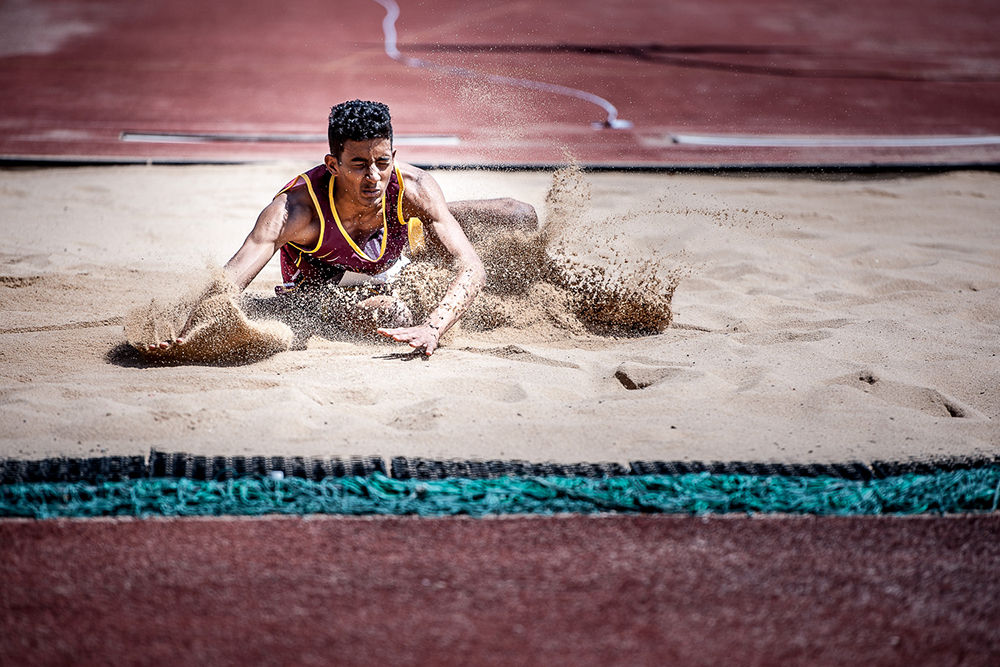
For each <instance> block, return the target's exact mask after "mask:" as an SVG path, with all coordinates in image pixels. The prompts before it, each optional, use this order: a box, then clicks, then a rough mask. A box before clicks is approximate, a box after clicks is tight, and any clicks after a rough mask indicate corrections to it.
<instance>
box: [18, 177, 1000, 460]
mask: <svg viewBox="0 0 1000 667" xmlns="http://www.w3.org/2000/svg"><path fill="white" fill-rule="evenodd" d="M308 166H310V165H303V164H274V165H264V166H261V165H257V166H218V167H216V166H193V167H106V168H76V169H61V168H60V169H16V170H4V171H2V172H0V228H2V230H3V234H4V238H5V242H4V245H3V248H2V250H0V262H2V266H0V305H2V310H0V456H10V457H18V458H39V457H47V456H56V455H66V456H92V455H101V454H132V453H135V454H143V453H146V452H148V451H149V449H150V448H151V447H152V448H158V449H160V450H166V451H189V452H195V453H206V454H244V453H266V454H281V453H286V454H303V455H310V454H326V455H337V454H341V455H350V454H380V455H383V456H386V457H389V456H394V455H408V456H426V457H458V458H476V457H487V458H492V457H503V458H523V459H529V460H536V461H542V460H552V461H562V462H573V461H622V462H625V461H628V460H636V459H646V460H650V459H660V460H664V459H667V460H669V459H695V460H703V459H743V460H746V459H750V460H777V461H835V460H854V459H861V460H871V459H885V458H910V457H924V456H931V455H939V454H947V455H963V454H974V455H990V456H995V455H997V454H998V453H1000V428H998V425H1000V391H998V387H1000V361H998V358H997V354H998V352H1000V175H997V174H994V173H986V172H954V173H946V174H941V175H929V176H920V177H906V178H854V179H849V178H838V179H830V180H823V179H817V178H810V177H790V176H774V175H772V176H757V177H736V176H707V175H706V176H698V175H656V174H623V173H607V174H591V175H588V176H587V180H588V181H589V183H590V199H589V201H586V200H585V198H584V197H582V196H581V197H577V198H576V199H573V198H569V200H568V201H569V202H570V203H571V204H572V203H573V202H576V203H577V204H579V206H577V208H576V209H575V210H574V212H572V215H570V216H569V218H568V219H569V222H568V223H567V226H566V227H565V229H564V230H563V233H562V237H561V238H562V239H563V243H562V247H561V252H562V253H563V256H564V257H565V258H571V259H572V261H575V262H580V261H584V262H590V263H591V265H592V266H594V267H596V268H597V269H598V270H600V269H604V270H612V272H613V271H614V270H617V269H621V268H627V267H635V266H636V265H637V264H639V263H642V262H647V263H648V262H653V263H654V264H655V265H656V266H658V267H659V268H660V269H661V272H662V274H663V275H664V276H672V275H683V276H684V277H683V279H682V280H681V282H680V284H679V286H678V287H677V289H676V293H675V294H674V298H673V323H672V324H671V326H670V328H668V329H666V330H665V331H664V332H663V333H661V334H658V335H651V336H644V337H635V338H614V337H610V336H604V335H599V334H598V333H595V332H594V331H593V330H588V329H586V328H580V326H579V322H578V321H577V320H574V319H573V318H568V319H567V318H566V310H565V308H563V309H560V308H551V309H550V312H547V313H546V312H543V313H541V314H540V315H539V314H538V311H535V310H531V308H530V307H526V306H525V305H524V304H528V306H531V305H532V304H534V305H538V304H539V303H542V304H545V303H551V302H552V301H551V299H549V300H546V299H547V297H545V295H541V296H540V297H539V298H538V299H536V300H535V301H530V300H529V301H517V299H512V298H502V297H499V296H497V295H493V296H490V297H487V298H486V299H485V300H484V301H485V302H487V303H484V304H480V310H481V311H485V312H491V311H495V312H501V311H502V312H506V315H504V317H505V318H506V319H505V320H504V321H505V322H506V323H507V324H508V325H509V326H504V327H501V328H494V329H486V330H483V326H480V325H476V326H473V324H474V323H473V322H472V321H471V320H470V322H468V323H467V324H468V325H469V326H466V327H464V328H463V329H462V330H460V331H457V332H455V333H454V334H452V335H451V336H450V337H449V339H448V340H447V341H446V342H447V345H446V346H445V347H443V348H442V349H440V350H439V351H438V352H437V353H436V354H435V355H434V356H433V357H432V358H431V359H430V360H425V359H422V358H420V357H419V356H414V355H411V354H408V348H407V347H406V346H403V345H394V344H384V345H370V344H359V343H352V342H349V341H345V340H337V339H336V337H335V336H331V337H327V338H324V337H320V336H313V337H312V338H310V339H308V341H307V342H306V343H305V344H304V345H299V346H298V347H300V348H302V349H294V347H293V349H292V350H290V351H285V352H280V353H277V354H273V355H271V356H265V355H266V353H267V352H270V350H266V351H265V352H264V353H263V354H259V355H257V356H258V357H260V356H263V357H264V358H263V359H262V360H260V361H256V362H254V363H248V364H242V363H237V364H234V363H232V362H231V361H230V363H228V364H222V365H219V364H208V365H206V364H190V363H181V364H166V365H165V364H156V363H148V362H146V361H144V360H142V359H141V358H140V357H139V356H138V355H137V354H135V353H133V352H132V351H131V348H129V347H128V346H127V345H126V344H125V333H124V326H123V325H124V322H125V319H124V316H125V315H126V314H127V313H129V312H131V311H133V310H134V309H136V308H144V307H146V306H148V305H149V304H150V302H151V300H152V299H154V298H155V299H156V300H157V303H160V304H172V303H176V302H177V301H178V300H179V299H181V297H182V296H184V295H187V294H191V293H192V292H193V291H195V290H198V289H200V288H202V287H204V284H205V282H206V281H207V280H208V278H209V276H210V269H209V267H212V266H218V265H220V264H221V263H223V262H224V261H225V260H226V259H228V257H229V256H230V255H231V254H232V253H233V252H234V251H235V249H236V248H237V247H238V246H239V244H240V243H241V242H242V240H243V238H244V237H245V235H246V234H247V233H248V232H249V230H250V227H251V225H252V223H253V220H254V219H255V217H256V215H257V213H258V212H259V210H260V209H261V208H262V207H263V206H264V205H266V204H267V202H268V201H269V200H270V198H271V196H272V194H273V193H274V192H275V191H276V190H277V189H278V188H280V187H281V186H282V185H283V184H284V183H285V182H286V181H287V180H288V178H289V177H290V175H292V174H294V173H297V172H298V171H299V170H301V169H302V168H305V167H308ZM437 177H438V180H439V181H440V182H441V184H442V186H443V187H444V190H445V192H446V194H447V195H448V196H449V198H452V199H461V198H474V197H490V196H513V197H517V198H520V199H523V200H525V201H528V202H530V203H532V204H534V205H536V206H537V207H538V208H539V210H545V198H546V193H547V192H548V191H549V188H550V185H551V180H552V179H551V175H550V174H545V173H514V174H495V173H489V174H483V173H475V172H441V173H439V174H437ZM551 209H552V206H551V205H550V206H549V210H551ZM552 247H553V248H555V247H556V246H555V245H553V246H552ZM574 253H575V256H574ZM625 260H628V263H627V264H626V263H625ZM648 269H649V267H648V266H647V267H645V269H643V270H646V271H648ZM678 272H680V273H679V274H678ZM640 273H641V271H640ZM278 281H279V276H278V271H277V265H276V262H272V264H270V265H269V266H268V268H267V269H265V271H264V273H263V274H262V275H261V276H260V277H259V278H258V279H257V280H256V281H255V282H254V284H253V285H252V286H251V291H252V292H255V293H260V294H262V295H266V294H267V293H269V292H270V290H271V289H272V287H273V285H274V284H276V283H277V282H278ZM549 288H550V286H546V284H536V285H535V286H534V287H532V288H531V289H535V290H545V289H549ZM536 296H537V295H536ZM518 298H522V299H526V298H528V297H526V296H524V295H523V294H522V295H521V296H519V297H518ZM489 299H493V302H492V303H488V302H489ZM595 303H596V302H595ZM598 305H599V304H598ZM601 307H603V306H601ZM227 308H228V306H227ZM504 309H506V310H504ZM542 310H544V308H543V309H542ZM229 312H230V314H231V315H232V314H233V312H232V311H229ZM526 314H527V315H528V316H529V317H526ZM234 317H235V318H236V319H235V320H232V321H234V322H236V323H237V324H238V325H239V326H252V327H263V328H264V329H265V330H267V331H270V332H271V333H272V334H273V335H274V336H275V337H276V338H275V340H279V339H280V340H287V339H286V338H282V337H283V336H286V335H287V332H285V330H282V329H281V328H280V327H277V328H275V326H276V325H271V324H265V325H261V324H259V323H245V322H244V321H243V320H242V319H241V318H240V315H239V313H238V312H236V313H235V315H234ZM519 318H520V319H519ZM560 318H562V320H560ZM525 320H527V321H525ZM533 320H534V321H533ZM493 324H496V323H493Z"/></svg>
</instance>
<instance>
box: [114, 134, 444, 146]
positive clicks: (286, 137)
mask: <svg viewBox="0 0 1000 667" xmlns="http://www.w3.org/2000/svg"><path fill="white" fill-rule="evenodd" d="M118 139H119V140H120V141H133V142H143V143H153V144H198V143H212V142H231V143H287V144H325V143H326V141H327V137H326V135H325V134H252V133H247V134H234V133H224V132H122V133H121V134H120V135H119V137H118ZM392 143H393V144H395V145H397V146H458V145H459V144H460V143H461V140H460V139H459V138H458V137H457V136H455V135H451V134H397V135H395V136H394V137H393V139H392Z"/></svg>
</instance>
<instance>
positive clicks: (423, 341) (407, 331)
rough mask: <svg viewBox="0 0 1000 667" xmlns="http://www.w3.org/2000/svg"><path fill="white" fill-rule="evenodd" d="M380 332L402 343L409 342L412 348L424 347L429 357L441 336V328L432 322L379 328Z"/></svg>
mask: <svg viewBox="0 0 1000 667" xmlns="http://www.w3.org/2000/svg"><path fill="white" fill-rule="evenodd" d="M378 332H379V333H380V334H382V335H383V336H386V337H387V338H392V339H394V340H398V341H399V342H401V343H409V344H410V347H412V348H415V349H420V348H423V349H424V354H426V355H427V356H428V357H429V356H431V355H432V354H434V350H436V349H437V346H438V339H439V338H440V334H439V330H438V329H437V328H436V327H432V326H431V325H430V324H419V325H417V326H415V327H404V328H401V329H379V330H378Z"/></svg>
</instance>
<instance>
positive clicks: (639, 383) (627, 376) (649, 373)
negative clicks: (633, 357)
mask: <svg viewBox="0 0 1000 667" xmlns="http://www.w3.org/2000/svg"><path fill="white" fill-rule="evenodd" d="M700 375H701V373H700V372H698V371H693V370H691V369H690V368H679V367H677V366H649V365H646V364H639V363H636V362H634V361H625V362H622V364H621V365H619V366H618V370H616V371H615V379H617V380H618V381H619V382H621V383H622V386H623V387H625V388H626V389H645V388H646V387H650V386H652V385H654V384H656V383H658V382H664V381H667V380H689V379H693V378H696V377H699V376H700Z"/></svg>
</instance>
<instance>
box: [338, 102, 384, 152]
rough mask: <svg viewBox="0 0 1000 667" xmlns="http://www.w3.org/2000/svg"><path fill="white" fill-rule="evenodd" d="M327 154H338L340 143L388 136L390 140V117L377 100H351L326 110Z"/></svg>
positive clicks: (341, 145)
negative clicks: (328, 115) (327, 117)
mask: <svg viewBox="0 0 1000 667" xmlns="http://www.w3.org/2000/svg"><path fill="white" fill-rule="evenodd" d="M327 138H328V139H329V140H330V154H331V155H334V156H336V157H338V158H339V157H340V154H341V152H342V151H343V150H344V142H345V141H347V140H351V141H365V140H368V139H388V140H389V143H390V144H391V143H392V117H391V116H390V115H389V107H387V106H386V105H384V104H382V103H381V102H365V101H362V100H351V101H350V102H341V103H340V104H338V105H337V106H335V107H333V108H332V109H330V127H329V129H328V130H327Z"/></svg>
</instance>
